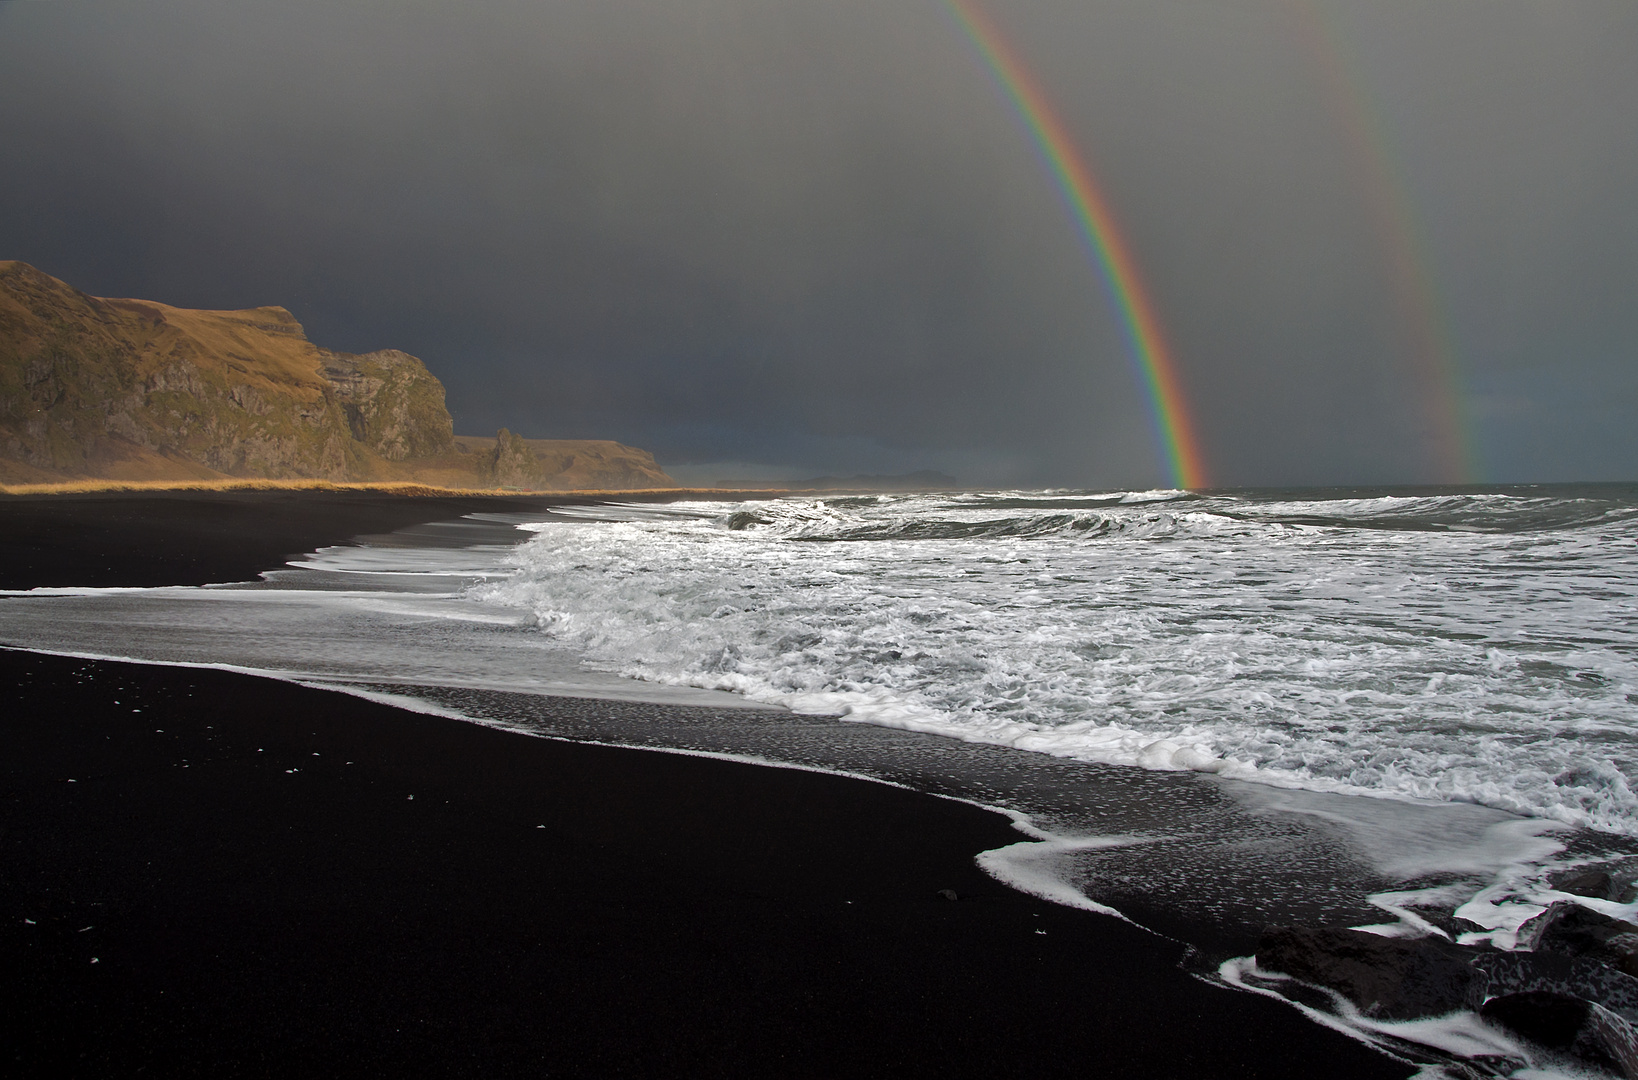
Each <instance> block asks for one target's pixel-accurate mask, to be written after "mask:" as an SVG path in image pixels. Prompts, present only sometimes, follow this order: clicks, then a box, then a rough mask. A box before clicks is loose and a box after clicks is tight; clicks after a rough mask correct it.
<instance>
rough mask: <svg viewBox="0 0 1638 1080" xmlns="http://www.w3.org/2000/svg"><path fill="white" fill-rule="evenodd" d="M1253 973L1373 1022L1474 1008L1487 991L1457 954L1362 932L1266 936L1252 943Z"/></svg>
mask: <svg viewBox="0 0 1638 1080" xmlns="http://www.w3.org/2000/svg"><path fill="white" fill-rule="evenodd" d="M1257 966H1258V967H1260V968H1262V969H1263V970H1265V971H1275V972H1280V973H1282V974H1285V975H1290V976H1291V977H1292V978H1295V979H1300V980H1302V981H1303V982H1307V983H1314V984H1316V985H1319V986H1324V987H1328V988H1329V989H1332V990H1335V991H1336V992H1338V993H1340V994H1342V995H1343V996H1344V997H1346V998H1347V999H1348V1000H1349V1001H1351V1002H1353V1003H1354V1005H1355V1006H1356V1007H1358V1009H1359V1011H1360V1012H1362V1013H1364V1014H1365V1015H1367V1016H1371V1017H1375V1018H1376V1019H1379V1020H1414V1019H1417V1018H1418V1017H1424V1016H1439V1015H1442V1014H1444V1013H1450V1012H1455V1011H1456V1010H1458V1009H1464V1008H1466V1009H1471V1008H1475V1007H1477V1006H1478V1005H1479V1003H1480V1002H1481V1001H1483V1000H1484V995H1485V987H1486V982H1485V978H1484V975H1483V974H1482V973H1480V972H1478V971H1476V970H1475V969H1474V968H1473V967H1472V966H1470V965H1469V964H1468V963H1466V962H1465V961H1464V959H1463V957H1462V955H1461V951H1459V950H1458V949H1457V947H1456V946H1450V945H1445V944H1443V943H1441V942H1437V941H1434V940H1432V939H1429V938H1418V939H1414V940H1406V939H1404V938H1385V937H1380V936H1378V935H1376V934H1369V933H1365V932H1364V931H1360V930H1340V929H1312V928H1308V927H1281V928H1278V929H1273V930H1269V931H1267V932H1266V933H1264V934H1263V937H1262V940H1261V941H1260V942H1259V943H1258V946H1257Z"/></svg>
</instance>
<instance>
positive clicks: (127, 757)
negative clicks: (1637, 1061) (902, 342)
mask: <svg viewBox="0 0 1638 1080" xmlns="http://www.w3.org/2000/svg"><path fill="white" fill-rule="evenodd" d="M0 679H4V681H5V682H6V683H7V684H8V685H11V686H14V687H16V689H15V690H14V691H13V695H12V700H13V702H14V705H15V706H19V707H15V708H14V709H12V710H10V719H8V720H7V721H6V722H5V723H4V725H0V731H3V732H4V737H5V739H6V742H7V743H8V744H9V745H8V747H7V752H6V753H5V754H4V760H5V762H6V763H7V764H6V765H5V771H6V774H7V776H6V786H7V788H9V789H10V792H11V798H10V799H8V800H7V801H6V804H5V811H4V812H5V831H4V836H5V838H6V844H7V852H6V858H7V862H8V866H10V867H11V868H12V872H11V873H9V874H8V875H7V879H6V883H5V885H4V886H0V888H3V892H0V896H3V897H4V911H5V914H6V916H7V921H6V926H5V930H4V932H3V934H0V942H3V945H0V948H3V949H4V953H5V954H6V955H7V957H8V959H7V966H8V970H10V971H12V972H14V977H13V978H12V979H11V980H9V981H8V987H9V990H8V994H9V996H10V998H11V1000H10V1001H9V1002H7V1005H6V1010H5V1011H6V1015H7V1017H8V1020H7V1023H8V1025H9V1026H11V1027H12V1029H13V1030H12V1032H11V1034H10V1036H9V1038H8V1043H9V1045H10V1046H11V1047H12V1048H13V1050H14V1052H15V1053H16V1055H18V1059H19V1064H21V1065H23V1066H25V1067H26V1068H27V1069H29V1070H33V1071H39V1072H45V1071H48V1070H53V1071H54V1070H57V1069H63V1068H66V1071H68V1072H70V1073H78V1074H79V1075H106V1074H107V1073H109V1072H114V1071H118V1072H129V1071H135V1066H137V1065H138V1064H148V1065H151V1066H153V1067H155V1068H157V1069H158V1070H159V1071H162V1072H164V1073H166V1074H189V1073H193V1072H200V1073H203V1072H209V1071H213V1070H218V1069H224V1068H226V1069H230V1070H232V1069H242V1070H245V1071H249V1072H252V1073H255V1074H259V1075H290V1074H293V1073H296V1072H301V1073H303V1074H323V1075H335V1074H339V1073H342V1072H347V1071H354V1070H356V1069H358V1068H360V1067H367V1068H369V1069H370V1070H371V1071H386V1070H387V1069H389V1068H403V1069H408V1070H410V1071H412V1072H414V1073H416V1074H420V1075H428V1074H433V1075H462V1074H466V1073H468V1072H471V1073H492V1072H494V1071H496V1070H498V1071H499V1072H501V1073H502V1074H510V1073H511V1072H513V1071H518V1070H522V1069H524V1068H530V1067H533V1066H540V1067H542V1068H545V1069H548V1070H549V1071H551V1072H560V1073H563V1074H568V1075H590V1074H606V1073H609V1072H615V1073H621V1072H628V1071H629V1072H630V1073H631V1074H633V1075H654V1074H661V1075H700V1074H703V1075H752V1074H759V1073H760V1074H767V1073H770V1072H776V1073H779V1074H784V1075H815V1076H819V1075H928V1076H932V1075H939V1076H944V1075H972V1076H977V1075H994V1074H996V1073H1001V1074H1026V1073H1027V1074H1034V1075H1071V1074H1076V1075H1080V1074H1084V1073H1085V1072H1087V1071H1089V1070H1090V1071H1093V1072H1096V1073H1099V1074H1101V1075H1121V1076H1155V1075H1164V1076H1228V1075H1248V1076H1249V1075H1256V1076H1293V1077H1296V1076H1304V1077H1306V1076H1311V1075H1313V1073H1314V1066H1315V1064H1316V1063H1317V1062H1321V1061H1323V1062H1325V1063H1326V1067H1325V1071H1326V1074H1327V1075H1333V1076H1361V1077H1366V1076H1369V1077H1376V1076H1381V1077H1389V1076H1405V1075H1407V1074H1408V1073H1409V1072H1410V1069H1409V1067H1407V1066H1403V1065H1400V1064H1398V1063H1396V1062H1394V1061H1393V1060H1392V1059H1390V1058H1388V1057H1387V1056H1385V1055H1382V1054H1379V1053H1377V1052H1376V1051H1374V1050H1371V1049H1370V1048H1368V1047H1366V1046H1365V1045H1363V1044H1361V1043H1358V1042H1355V1041H1353V1040H1351V1039H1348V1038H1346V1037H1344V1036H1341V1035H1338V1034H1336V1033H1335V1032H1331V1031H1328V1030H1326V1029H1324V1028H1321V1027H1319V1026H1317V1025H1315V1024H1313V1023H1311V1022H1310V1021H1308V1020H1306V1019H1304V1018H1303V1017H1302V1016H1301V1015H1300V1014H1299V1013H1298V1012H1296V1011H1295V1010H1294V1009H1292V1008H1290V1007H1289V1006H1287V1005H1284V1004H1282V1003H1279V1002H1275V1001H1272V1000H1269V999H1266V998H1262V997H1258V996H1254V995H1250V994H1243V993H1236V992H1233V991H1230V990H1227V989H1224V988H1222V987H1219V986H1215V985H1210V984H1208V983H1206V982H1204V981H1202V980H1200V979H1198V978H1196V977H1194V976H1193V975H1190V974H1189V973H1188V972H1186V971H1185V970H1183V968H1182V967H1181V966H1180V961H1181V960H1182V958H1183V952H1184V948H1183V946H1181V945H1179V944H1176V943H1174V942H1171V941H1169V940H1167V939H1164V938H1160V937H1156V936H1155V935H1153V934H1151V933H1149V932H1148V931H1145V930H1142V929H1139V928H1137V927H1135V926H1133V925H1131V924H1128V923H1124V922H1121V921H1119V920H1117V919H1114V918H1110V917H1102V916H1097V915H1093V914H1089V913H1086V912H1083V911H1077V910H1074V909H1070V908H1066V907H1061V906H1057V905H1054V904H1050V903H1047V902H1045V901H1042V900H1038V899H1036V898H1034V897H1030V896H1027V895H1025V894H1023V893H1020V892H1017V891H1015V890H1013V889H1011V888H1008V887H1007V886H1005V885H1003V884H1001V883H1000V882H998V881H996V880H994V879H992V878H990V877H988V876H987V875H986V874H984V873H983V872H982V871H981V870H980V869H979V867H978V866H977V865H976V864H975V862H974V857H975V856H976V855H977V854H978V853H979V852H981V851H987V850H993V849H995V848H997V847H1002V846H1005V845H1007V844H1010V843H1013V842H1016V841H1017V840H1018V839H1020V836H1019V834H1018V833H1017V832H1016V831H1015V830H1014V829H1013V828H1012V827H1011V825H1010V824H1009V823H1008V822H1007V821H1006V819H1004V818H1003V817H1001V816H1000V815H999V814H996V813H994V812H991V811H986V810H982V809H980V808H978V807H975V806H971V805H967V804H962V803H957V802H952V801H950V800H946V799H938V798H936V797H933V796H929V795H925V794H921V793H918V792H914V791H909V790H905V789H899V788H895V787H891V786H888V785H883V784H879V783H872V782H870V781H866V780H856V779H850V778H847V777H840V776H835V775H832V774H822V773H813V772H805V771H798V770H792V769H779V768H768V767H764V766H758V765H754V764H748V763H739V762H729V761H722V760H718V759H707V758H700V757H689V756H682V755H677V754H668V753H656V752H647V753H645V752H643V751H641V750H636V749H624V748H610V747H601V746H595V745H586V744H577V743H566V742H558V741H555V740H546V739H539V738H531V737H529V736H527V735H522V734H518V733H515V732H508V731H501V730H496V729H493V728H487V727H483V726H480V725H477V724H472V723H469V722H466V721H460V720H453V719H446V718H442V717H435V716H428V715H425V714H420V713H412V712H406V711H404V710H401V709H397V708H393V707H390V706H386V705H381V704H375V703H372V702H368V701H365V700H362V699H359V698H357V697H353V696H350V695H346V694H342V693H339V692H334V691H327V690H319V689H312V688H308V687H302V686H298V685H295V684H290V683H283V682H278V681H275V680H268V679H258V678H256V677H254V676H248V675H241V674H237V673H229V672H221V671H213V670H207V669H183V668H169V667H156V666H152V665H138V664H124V663H116V662H108V661H86V660H77V659H71V658H64V657H52V656H45V655H42V654H36V653H27V652H17V651H7V652H5V653H0ZM253 679H254V680H255V681H254V682H250V681H249V680H253ZM136 710H140V712H138V711H136ZM298 718H299V721H300V722H299V723H298V722H295V721H296V720H297V719H298ZM287 770H288V771H287ZM71 781H72V782H71ZM412 796H413V797H412ZM943 889H952V890H954V891H955V892H956V894H957V896H958V897H959V898H960V899H959V900H958V901H956V902H953V903H952V902H950V901H948V900H947V899H945V898H944V897H942V896H941V895H940V890H943ZM27 919H32V920H33V922H32V923H27V922H25V921H24V920H27ZM82 927H89V929H84V930H82V929H81V928H82ZM93 956H94V957H96V963H94V964H93V963H92V962H91V957H93ZM1026 1017H1027V1018H1032V1019H1033V1021H1034V1022H1033V1023H1032V1022H1024V1021H1025V1018H1026ZM611 1023H613V1024H616V1025H618V1026H619V1027H620V1028H621V1031H620V1033H618V1034H610V1033H609V1032H608V1031H607V1030H606V1029H607V1028H608V1026H609V1025H610V1024H611ZM1180 1025H1183V1026H1187V1028H1188V1029H1189V1031H1190V1037H1189V1038H1188V1039H1186V1040H1179V1039H1177V1038H1176V1031H1177V1029H1178V1027H1179V1026H1180ZM75 1055H81V1057H80V1059H79V1060H80V1061H81V1062H83V1063H85V1065H88V1066H90V1067H89V1068H84V1067H81V1068H74V1067H72V1066H73V1061H74V1056H75Z"/></svg>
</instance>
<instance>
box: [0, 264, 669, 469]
mask: <svg viewBox="0 0 1638 1080" xmlns="http://www.w3.org/2000/svg"><path fill="white" fill-rule="evenodd" d="M231 479H267V480H300V479H312V480H329V481H338V482H348V481H352V482H358V481H363V482H401V481H411V482H417V483H424V484H434V485H439V486H444V487H458V488H494V487H502V488H515V489H519V490H534V491H566V490H586V489H597V488H600V489H633V488H662V487H675V486H676V483H675V481H673V480H672V479H671V478H670V477H669V476H667V475H666V474H665V473H664V472H663V471H662V470H661V469H660V467H659V465H658V464H656V462H655V461H654V457H653V455H651V454H649V453H648V452H646V451H643V450H638V449H635V448H633V447H629V446H624V445H622V444H620V443H617V442H612V441H608V440H566V439H550V440H548V439H524V438H521V437H519V436H516V435H513V434H512V433H510V432H508V431H506V430H505V429H502V430H501V431H500V432H499V433H498V435H497V436H496V437H495V438H488V439H485V438H477V437H465V436H457V435H456V434H455V428H454V422H453V421H452V419H451V417H450V414H449V410H448V408H447V407H446V406H445V404H444V387H443V384H442V383H440V382H439V381H438V379H437V378H436V377H435V376H434V375H433V374H432V373H431V372H430V371H428V370H427V367H426V365H425V364H423V363H422V362H421V361H420V360H419V359H417V358H416V357H414V356H411V355H409V354H408V353H405V352H400V351H398V350H396V349H383V350H380V351H377V352H370V353H364V354H362V355H355V354H352V353H343V352H335V351H332V350H330V349H325V348H322V347H320V346H318V345H315V344H313V343H312V342H311V341H309V340H308V339H307V334H306V332H305V331H304V330H303V329H302V325H301V323H299V322H297V321H296V318H295V316H293V315H292V314H291V313H290V312H289V311H286V310H285V309H284V308H282V307H260V308H249V309H246V310H243V311H199V310H192V309H188V308H177V307H171V306H170V305H168V304H161V303H156V302H154V301H149V300H124V299H106V298H102V297H95V296H89V295H87V294H85V293H82V292H80V291H79V290H78V289H75V288H73V287H72V286H70V285H68V284H66V283H64V282H62V281H59V280H58V279H56V278H54V277H52V276H50V275H49V274H46V273H44V272H42V271H40V270H37V269H35V268H34V267H32V266H30V265H28V264H27V263H23V262H17V261H0V483H3V484H40V483H55V482H63V481H86V480H111V481H178V482H191V481H210V480H231Z"/></svg>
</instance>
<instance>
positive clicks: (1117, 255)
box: [944, 0, 1207, 488]
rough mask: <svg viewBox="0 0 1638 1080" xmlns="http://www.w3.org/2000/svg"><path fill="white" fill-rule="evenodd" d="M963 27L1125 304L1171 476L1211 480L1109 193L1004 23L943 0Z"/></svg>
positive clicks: (1188, 484) (1200, 483)
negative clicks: (1078, 149) (1007, 34)
mask: <svg viewBox="0 0 1638 1080" xmlns="http://www.w3.org/2000/svg"><path fill="white" fill-rule="evenodd" d="M944 3H945V5H946V6H947V7H948V8H949V10H950V13H951V14H952V15H954V16H955V20H956V22H957V23H958V24H960V26H961V29H962V31H963V32H964V33H965V34H966V35H967V37H968V38H970V39H971V40H972V43H973V44H974V45H975V46H976V47H977V49H978V52H979V55H980V56H982V57H983V58H984V63H985V65H986V66H988V67H989V69H990V72H991V73H992V74H993V75H994V76H995V79H996V81H997V82H998V83H1000V84H1001V88H1002V90H1003V91H1005V93H1006V95H1007V97H1008V99H1009V100H1010V101H1011V102H1012V104H1013V107H1014V108H1016V109H1017V111H1018V115H1019V116H1020V117H1021V118H1022V119H1023V121H1024V126H1025V127H1026V128H1027V129H1028V130H1029V133H1030V136H1031V137H1032V138H1033V139H1034V141H1035V144H1036V146H1037V147H1039V149H1040V151H1041V155H1042V156H1043V157H1044V158H1045V159H1046V162H1047V165H1048V167H1049V168H1050V169H1051V171H1052V175H1053V178H1054V179H1055V180H1056V181H1057V184H1058V188H1059V190H1060V191H1061V192H1062V194H1063V197H1064V200H1065V202H1067V203H1068V204H1069V211H1070V214H1071V216H1072V217H1074V219H1075V223H1076V225H1078V226H1079V228H1080V233H1081V236H1082V238H1083V239H1084V240H1085V242H1086V245H1087V247H1088V249H1089V250H1090V252H1091V255H1092V261H1093V262H1094V263H1095V264H1096V266H1097V267H1098V270H1099V271H1100V272H1101V274H1102V277H1103V280H1104V283H1105V285H1107V286H1108V289H1109V294H1110V297H1111V298H1112V299H1113V301H1114V303H1115V307H1116V309H1117V310H1118V311H1119V314H1120V320H1121V326H1122V330H1123V331H1124V334H1125V337H1126V344H1127V352H1128V355H1129V356H1130V357H1131V359H1132V362H1133V365H1134V366H1135V367H1136V368H1137V369H1138V375H1139V380H1140V382H1141V383H1142V384H1143V388H1144V390H1145V391H1146V393H1147V396H1148V400H1149V408H1150V412H1151V414H1152V416H1153V421H1154V428H1155V433H1156V435H1157V437H1158V438H1159V441H1160V443H1161V446H1162V450H1163V453H1164V456H1165V459H1166V465H1167V468H1168V471H1169V472H1170V474H1171V479H1172V483H1173V484H1174V485H1175V486H1177V487H1180V488H1201V487H1205V486H1206V483H1207V481H1206V469H1205V465H1204V463H1203V461H1202V459H1201V454H1200V442H1199V440H1198V439H1197V438H1196V436H1195V432H1194V424H1193V422H1192V421H1191V420H1190V418H1189V409H1188V403H1187V402H1186V401H1185V399H1184V397H1183V387H1182V383H1181V380H1179V378H1178V374H1177V364H1176V363H1175V362H1174V361H1173V359H1172V354H1171V350H1170V349H1168V348H1167V346H1166V339H1165V335H1164V334H1162V333H1161V329H1160V318H1159V316H1158V315H1157V314H1156V312H1155V305H1154V301H1153V300H1152V299H1150V297H1149V293H1148V290H1147V289H1145V288H1144V285H1143V279H1142V277H1141V276H1140V275H1139V274H1138V268H1137V261H1136V260H1135V259H1134V258H1133V257H1132V251H1131V248H1130V247H1129V246H1128V245H1127V243H1126V240H1125V238H1124V237H1122V236H1121V233H1120V229H1119V228H1117V227H1116V225H1115V216H1114V214H1113V213H1112V212H1111V211H1110V209H1109V201H1108V200H1107V199H1106V198H1104V196H1103V193H1102V192H1101V191H1099V190H1098V186H1097V184H1096V183H1095V182H1094V180H1093V177H1092V170H1091V169H1089V168H1087V165H1086V162H1085V160H1084V159H1083V158H1082V157H1081V155H1080V154H1078V153H1077V152H1076V150H1075V144H1074V142H1073V140H1071V139H1070V137H1069V131H1068V130H1067V129H1066V128H1065V127H1064V124H1063V121H1062V120H1060V119H1059V118H1058V115H1057V113H1056V111H1054V110H1053V108H1052V104H1051V102H1050V101H1049V100H1048V99H1047V96H1046V93H1045V92H1044V91H1043V90H1042V88H1041V86H1040V84H1039V83H1038V82H1037V81H1036V80H1035V78H1034V77H1033V76H1032V75H1031V74H1030V72H1029V69H1028V68H1026V67H1025V66H1024V64H1023V61H1022V60H1020V59H1019V57H1018V54H1017V53H1016V52H1015V51H1014V50H1013V49H1012V47H1011V46H1010V45H1008V43H1007V40H1006V38H1004V37H1002V35H1001V31H1000V30H999V29H998V28H997V27H996V25H995V24H994V23H993V22H991V21H990V19H989V17H988V16H987V15H985V14H984V13H983V12H982V11H980V10H979V8H978V7H977V5H975V4H974V3H972V2H971V0H944Z"/></svg>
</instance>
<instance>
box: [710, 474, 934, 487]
mask: <svg viewBox="0 0 1638 1080" xmlns="http://www.w3.org/2000/svg"><path fill="white" fill-rule="evenodd" d="M716 486H717V487H719V488H735V489H739V490H759V489H769V488H771V489H783V490H789V491H947V490H950V489H952V488H959V487H961V482H960V481H959V480H957V479H956V478H955V477H953V476H949V475H946V474H945V473H941V472H937V471H935V470H933V469H923V470H922V471H920V472H913V473H899V474H897V475H894V476H875V475H872V476H846V477H843V476H815V477H811V478H809V479H807V480H776V481H774V482H772V483H768V482H766V481H763V482H758V483H745V482H742V481H737V480H718V481H717V484H716Z"/></svg>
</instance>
